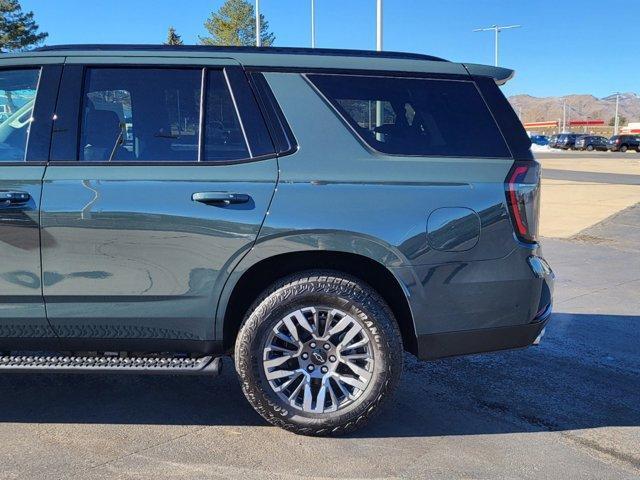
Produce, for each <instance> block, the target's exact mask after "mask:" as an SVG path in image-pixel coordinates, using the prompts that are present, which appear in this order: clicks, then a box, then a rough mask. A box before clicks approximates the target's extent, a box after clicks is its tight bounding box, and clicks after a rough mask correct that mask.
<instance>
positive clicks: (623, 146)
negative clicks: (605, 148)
mask: <svg viewBox="0 0 640 480" xmlns="http://www.w3.org/2000/svg"><path fill="white" fill-rule="evenodd" d="M620 151H621V152H622V153H625V152H626V151H627V146H626V145H622V146H621V147H620Z"/></svg>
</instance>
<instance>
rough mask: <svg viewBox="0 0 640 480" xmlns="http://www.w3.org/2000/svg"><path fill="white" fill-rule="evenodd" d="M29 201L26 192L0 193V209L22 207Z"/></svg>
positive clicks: (29, 196) (29, 197) (29, 198)
mask: <svg viewBox="0 0 640 480" xmlns="http://www.w3.org/2000/svg"><path fill="white" fill-rule="evenodd" d="M29 200H31V195H29V194H28V193H27V192H7V191H0V208H6V207H15V206H17V205H24V204H25V203H27V202H29Z"/></svg>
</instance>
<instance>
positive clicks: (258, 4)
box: [256, 0, 262, 47]
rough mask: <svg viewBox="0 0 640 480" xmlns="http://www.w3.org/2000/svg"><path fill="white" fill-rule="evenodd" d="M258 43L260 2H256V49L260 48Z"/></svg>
mask: <svg viewBox="0 0 640 480" xmlns="http://www.w3.org/2000/svg"><path fill="white" fill-rule="evenodd" d="M261 46H262V42H261V41H260V0H256V47H261Z"/></svg>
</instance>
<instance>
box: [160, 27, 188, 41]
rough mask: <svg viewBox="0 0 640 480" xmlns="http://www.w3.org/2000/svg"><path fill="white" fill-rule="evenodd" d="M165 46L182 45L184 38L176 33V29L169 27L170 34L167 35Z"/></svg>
mask: <svg viewBox="0 0 640 480" xmlns="http://www.w3.org/2000/svg"><path fill="white" fill-rule="evenodd" d="M164 44H165V45H182V44H183V42H182V36H181V35H178V34H177V33H176V29H175V28H173V27H169V33H168V34H167V41H166V42H164Z"/></svg>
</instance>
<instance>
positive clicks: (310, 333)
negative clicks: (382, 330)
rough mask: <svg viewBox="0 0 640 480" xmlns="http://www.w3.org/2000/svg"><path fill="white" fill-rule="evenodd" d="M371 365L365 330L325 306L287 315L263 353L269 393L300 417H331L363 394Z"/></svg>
mask: <svg viewBox="0 0 640 480" xmlns="http://www.w3.org/2000/svg"><path fill="white" fill-rule="evenodd" d="M374 361H375V359H374V355H373V348H372V344H371V338H370V333H369V330H368V329H367V328H366V327H365V326H364V325H363V324H362V323H361V322H360V321H358V320H356V319H355V318H353V317H352V316H350V315H349V314H347V313H346V312H344V311H342V310H339V309H335V308H331V307H321V306H311V307H305V308H301V309H298V310H295V311H294V312H291V313H289V314H287V315H286V316H284V317H283V318H282V319H281V320H280V321H279V322H278V323H277V324H276V325H275V326H274V327H273V329H272V330H271V331H270V332H269V335H268V337H267V340H266V342H265V345H264V349H263V368H264V372H265V375H266V378H267V381H268V382H269V385H270V386H271V388H272V389H273V391H274V392H275V393H276V395H278V397H279V398H280V399H281V400H282V401H284V402H285V403H286V404H288V405H290V406H291V407H293V408H295V409H297V410H301V411H303V412H306V413H327V412H335V411H337V410H340V409H343V408H345V407H346V406H348V405H349V404H351V403H353V402H354V401H355V400H356V399H357V398H358V397H360V396H361V395H362V394H363V393H364V391H365V390H366V389H367V387H368V385H369V383H370V381H371V377H372V375H373V368H374Z"/></svg>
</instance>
